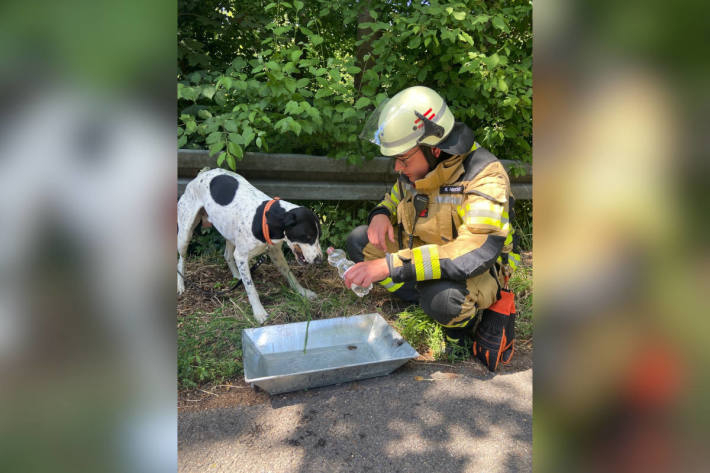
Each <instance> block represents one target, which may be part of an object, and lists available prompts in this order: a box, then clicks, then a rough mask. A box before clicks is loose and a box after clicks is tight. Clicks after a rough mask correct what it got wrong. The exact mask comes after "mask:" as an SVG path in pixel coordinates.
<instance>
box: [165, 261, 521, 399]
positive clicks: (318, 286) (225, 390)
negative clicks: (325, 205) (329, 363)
mask: <svg viewBox="0 0 710 473" xmlns="http://www.w3.org/2000/svg"><path fill="white" fill-rule="evenodd" d="M521 257H522V262H523V264H524V265H526V266H531V265H532V253H531V252H526V253H523V254H521ZM324 268H326V269H325V270H324ZM185 269H186V274H185V276H186V278H187V284H186V290H185V293H184V294H183V295H182V296H180V297H179V298H178V302H177V317H178V321H179V320H180V318H181V317H183V316H185V315H187V314H193V313H195V312H198V311H202V312H205V313H210V312H213V311H214V310H216V309H217V308H219V307H221V306H223V305H224V304H225V302H227V301H229V300H230V299H231V300H233V301H235V302H236V303H237V304H239V305H242V304H246V306H248V299H247V296H246V293H245V292H244V290H243V288H242V287H241V285H240V286H238V287H237V288H235V289H234V290H229V285H230V281H231V280H232V276H231V273H230V272H229V269H228V268H227V265H226V264H225V263H224V261H223V260H221V258H220V259H218V260H211V261H209V260H204V259H188V261H187V262H186V268H185ZM291 269H292V271H293V273H294V274H295V275H296V277H297V278H298V280H299V281H300V282H301V284H302V285H303V286H304V287H306V288H308V289H311V290H313V291H315V292H316V293H317V294H319V296H321V297H322V298H323V299H327V298H328V297H330V296H333V295H334V294H336V293H342V292H343V291H347V289H344V287H343V285H342V280H341V279H340V278H339V277H338V275H337V273H335V270H334V269H333V268H330V267H329V266H320V267H317V266H297V265H295V264H293V265H291ZM254 280H255V284H256V287H257V291H258V292H259V295H260V298H261V301H262V303H263V304H264V306H265V307H266V308H267V310H268V311H269V313H270V318H269V320H268V321H267V324H269V325H271V324H279V323H288V322H290V320H288V314H287V312H288V307H285V308H283V309H282V308H280V307H279V306H278V304H277V301H278V299H279V297H283V296H282V292H281V291H282V290H283V286H284V285H285V280H284V279H283V277H282V276H281V275H280V274H279V273H278V271H277V270H276V268H275V267H274V266H273V265H271V264H270V263H269V262H266V263H264V264H262V265H261V266H260V267H259V268H258V269H257V270H256V271H255V272H254ZM215 286H217V287H215ZM225 286H226V287H227V289H226V290H225ZM408 306H409V305H408V304H406V303H404V302H402V301H400V300H399V299H398V298H397V297H395V296H391V295H390V294H389V293H388V292H386V291H385V290H384V289H382V288H380V287H378V286H375V287H373V290H372V291H371V293H370V294H368V296H366V297H364V298H362V299H360V300H358V301H357V305H355V306H354V305H351V306H349V307H341V310H342V311H344V312H343V313H333V312H332V310H331V311H329V313H328V317H338V316H343V315H354V313H362V314H364V313H371V312H378V313H380V314H382V316H383V317H385V319H388V320H392V318H393V316H394V315H395V314H397V313H398V312H401V311H402V310H404V309H405V308H407V307H408ZM353 310H355V311H356V312H352V311H353ZM316 311H317V308H316ZM348 312H349V313H348ZM318 318H320V317H318ZM515 351H516V354H515V356H514V357H513V360H512V362H511V364H510V365H509V366H506V367H503V368H502V370H499V371H500V372H502V373H505V372H508V371H510V372H513V371H520V370H521V369H526V368H529V367H532V351H533V343H532V339H530V340H516V345H515ZM410 363H411V364H417V363H426V364H430V365H440V368H441V369H442V370H444V371H451V372H455V371H457V370H460V369H468V370H476V371H480V374H484V373H485V372H486V369H485V368H484V367H483V366H482V365H481V364H479V363H478V362H476V361H475V360H473V359H471V360H469V361H463V362H458V363H455V364H449V363H445V362H440V361H435V360H433V359H432V358H431V355H430V354H427V353H424V354H423V355H422V356H420V357H419V358H417V359H415V360H412V361H410V362H409V363H408V365H409V364H410ZM405 366H407V365H405ZM268 401H269V395H268V394H266V393H265V392H263V391H261V390H259V389H258V388H252V387H251V386H250V385H248V384H246V383H245V382H244V380H243V379H242V378H234V379H231V380H229V381H225V382H223V383H221V384H217V385H208V386H203V387H202V389H193V390H181V391H180V392H179V393H178V409H179V411H180V412H193V411H201V410H209V409H214V408H221V407H234V406H252V405H256V404H262V403H266V402H268Z"/></svg>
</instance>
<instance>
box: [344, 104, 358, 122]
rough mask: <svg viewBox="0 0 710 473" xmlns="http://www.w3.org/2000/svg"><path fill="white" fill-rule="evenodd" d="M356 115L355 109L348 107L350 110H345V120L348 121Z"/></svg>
mask: <svg viewBox="0 0 710 473" xmlns="http://www.w3.org/2000/svg"><path fill="white" fill-rule="evenodd" d="M355 115H357V112H356V111H355V109H354V108H350V107H348V109H347V110H345V112H344V113H343V120H347V119H348V118H350V117H354V116H355Z"/></svg>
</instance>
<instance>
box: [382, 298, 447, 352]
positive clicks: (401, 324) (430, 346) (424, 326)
mask: <svg viewBox="0 0 710 473" xmlns="http://www.w3.org/2000/svg"><path fill="white" fill-rule="evenodd" d="M393 325H394V327H395V328H396V329H397V331H398V332H399V333H400V334H401V335H402V336H403V337H404V338H405V340H407V342H409V344H410V345H412V346H413V347H414V349H415V350H417V351H418V352H419V353H421V354H425V353H429V354H430V355H431V356H432V357H433V358H435V359H440V358H441V357H442V355H443V353H444V349H445V347H446V345H445V343H444V331H443V330H442V328H441V326H440V325H439V324H437V323H436V322H434V321H433V320H432V319H431V317H429V316H428V315H427V314H426V313H424V311H423V310H422V308H421V307H417V306H412V307H409V308H407V309H405V310H404V311H402V312H400V313H399V314H398V315H397V319H396V320H395V321H394V323H393Z"/></svg>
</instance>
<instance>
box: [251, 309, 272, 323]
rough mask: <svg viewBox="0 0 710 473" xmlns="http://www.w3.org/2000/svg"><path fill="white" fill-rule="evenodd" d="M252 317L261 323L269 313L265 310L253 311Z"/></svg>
mask: <svg viewBox="0 0 710 473" xmlns="http://www.w3.org/2000/svg"><path fill="white" fill-rule="evenodd" d="M254 318H255V319H256V321H257V322H259V323H260V324H263V323H264V322H266V319H268V318H269V314H268V313H267V312H266V311H265V310H264V311H260V312H254Z"/></svg>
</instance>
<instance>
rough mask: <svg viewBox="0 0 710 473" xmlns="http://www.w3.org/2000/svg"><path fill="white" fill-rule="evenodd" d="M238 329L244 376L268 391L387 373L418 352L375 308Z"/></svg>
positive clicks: (340, 381)
mask: <svg viewBox="0 0 710 473" xmlns="http://www.w3.org/2000/svg"><path fill="white" fill-rule="evenodd" d="M306 324H307V322H297V323H292V324H285V325H270V326H267V327H259V328H251V329H245V330H243V331H242V353H243V362H244V380H245V381H246V382H247V383H251V385H252V386H254V385H256V386H259V387H260V388H261V389H263V390H264V391H266V392H268V393H269V394H278V393H285V392H289V391H297V390H299V389H306V388H314V387H318V386H327V385H329V384H337V383H344V382H347V381H354V380H358V379H365V378H372V377H375V376H384V375H387V374H390V373H391V372H392V371H394V370H395V369H397V368H399V367H400V366H402V365H403V364H404V363H406V362H407V360H410V359H411V358H415V357H417V356H419V353H417V351H416V350H415V349H414V348H412V347H411V345H409V343H407V342H406V341H405V340H404V339H403V338H402V336H401V335H400V334H399V333H397V332H396V331H395V330H394V329H393V328H392V327H390V326H389V325H388V324H387V322H386V321H385V319H383V318H382V316H381V315H380V314H376V313H373V314H365V315H354V316H350V317H338V318H334V319H324V320H312V321H311V323H310V325H309V326H308V344H307V346H306V352H305V354H304V352H303V346H304V341H305V338H306Z"/></svg>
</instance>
